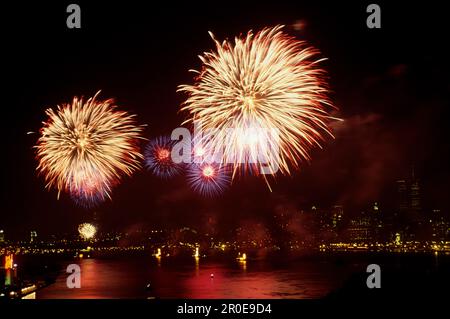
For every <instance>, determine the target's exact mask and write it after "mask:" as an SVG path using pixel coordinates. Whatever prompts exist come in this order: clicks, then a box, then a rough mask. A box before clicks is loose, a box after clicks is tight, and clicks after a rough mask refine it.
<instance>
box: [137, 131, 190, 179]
mask: <svg viewBox="0 0 450 319" xmlns="http://www.w3.org/2000/svg"><path fill="white" fill-rule="evenodd" d="M175 143H176V141H172V140H171V139H170V137H168V136H160V137H157V138H155V139H153V140H151V141H150V142H148V144H147V146H146V148H145V151H144V159H145V161H144V163H145V167H146V168H147V169H148V170H149V171H150V172H152V173H153V174H154V175H156V176H158V177H160V178H170V177H173V176H175V175H178V174H179V173H180V172H181V169H182V167H181V164H176V163H174V162H173V160H172V154H171V153H172V148H173V146H174V145H175Z"/></svg>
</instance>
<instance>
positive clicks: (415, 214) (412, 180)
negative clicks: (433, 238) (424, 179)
mask: <svg viewBox="0 0 450 319" xmlns="http://www.w3.org/2000/svg"><path fill="white" fill-rule="evenodd" d="M423 221H424V216H423V214H422V207H421V189H420V181H419V179H418V178H417V177H416V173H415V170H414V167H413V168H412V170H411V176H410V177H409V178H408V179H406V180H405V179H401V180H398V181H397V211H396V213H395V221H394V224H395V226H394V228H395V229H394V230H395V231H396V232H397V231H400V232H402V233H403V235H404V237H405V239H406V240H415V239H418V235H419V234H420V232H421V230H422V228H423V227H421V226H422V224H423Z"/></svg>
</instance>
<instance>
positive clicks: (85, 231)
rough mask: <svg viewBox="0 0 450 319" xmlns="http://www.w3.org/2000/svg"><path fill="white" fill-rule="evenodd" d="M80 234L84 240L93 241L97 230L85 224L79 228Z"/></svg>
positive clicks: (91, 225) (93, 226)
mask: <svg viewBox="0 0 450 319" xmlns="http://www.w3.org/2000/svg"><path fill="white" fill-rule="evenodd" d="M78 233H79V234H80V237H81V238H83V239H84V240H88V239H92V238H94V236H95V234H96V233H97V228H96V227H95V225H93V224H90V223H83V224H81V225H79V226H78Z"/></svg>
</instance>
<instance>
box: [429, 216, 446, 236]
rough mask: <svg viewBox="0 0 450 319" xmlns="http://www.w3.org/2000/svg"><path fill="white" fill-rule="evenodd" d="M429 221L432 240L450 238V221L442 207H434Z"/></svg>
mask: <svg viewBox="0 0 450 319" xmlns="http://www.w3.org/2000/svg"><path fill="white" fill-rule="evenodd" d="M429 222H430V226H431V238H432V240H435V241H446V240H448V239H450V221H449V220H448V218H446V216H445V215H444V214H443V213H442V212H441V210H440V209H433V211H432V213H431V216H430V219H429Z"/></svg>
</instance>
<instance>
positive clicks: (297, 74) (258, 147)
mask: <svg viewBox="0 0 450 319" xmlns="http://www.w3.org/2000/svg"><path fill="white" fill-rule="evenodd" d="M282 29H283V26H276V27H273V28H265V29H263V30H262V31H260V32H258V33H256V35H254V34H253V33H252V32H251V31H250V32H248V34H247V35H246V36H244V37H238V38H235V40H234V43H232V42H229V41H227V40H225V41H223V42H222V43H220V42H219V41H217V40H216V39H215V38H214V35H213V34H212V33H210V35H211V37H212V39H213V40H214V42H215V44H216V50H215V51H213V52H208V53H204V54H203V56H200V59H201V61H202V62H203V66H202V69H201V70H200V71H195V70H191V71H193V72H195V73H196V74H197V75H196V77H195V83H194V84H193V85H181V86H180V87H179V89H178V90H179V91H183V92H186V93H187V94H188V98H187V100H186V101H185V103H184V104H183V106H182V108H181V110H183V111H187V112H188V113H189V115H190V116H189V119H188V120H187V121H186V122H196V124H197V125H198V127H199V128H200V129H201V130H202V131H203V132H208V131H209V132H213V131H215V133H214V134H213V133H204V135H206V137H205V136H203V141H202V144H203V145H205V147H206V148H208V149H211V150H213V152H216V151H217V150H218V149H222V150H223V152H222V154H221V162H222V163H233V164H234V170H233V176H234V173H235V172H236V170H237V169H238V168H246V167H247V168H248V167H250V168H251V167H252V166H255V165H256V170H254V169H252V171H258V168H260V167H259V166H260V165H261V163H257V162H258V158H266V159H268V160H269V161H272V162H274V161H275V162H276V166H277V167H279V170H280V171H281V172H282V173H284V174H289V173H290V170H289V166H290V165H292V166H293V167H295V168H298V167H299V164H300V162H301V161H302V160H309V159H310V156H309V152H310V150H311V148H313V147H315V146H318V147H321V144H322V142H323V141H324V136H325V135H329V136H331V137H332V136H333V135H332V133H331V130H330V128H329V123H330V121H331V120H333V119H335V118H333V117H331V116H330V113H329V111H330V110H332V109H333V105H332V103H331V102H330V100H329V98H328V87H327V83H326V74H325V72H324V70H323V69H321V68H320V67H319V65H318V64H319V62H321V61H322V60H323V59H320V58H317V56H318V55H319V52H318V50H316V49H314V48H312V47H310V46H308V45H307V44H306V43H305V42H304V41H299V40H297V39H295V38H293V37H291V36H288V35H287V34H285V33H284V32H283V30H282ZM186 122H185V123H186ZM227 129H231V130H227ZM269 131H273V132H276V134H275V135H276V138H270V137H269V134H268V133H267V132H269ZM273 150H276V153H274V152H273ZM261 155H262V156H261ZM253 168H255V167H253Z"/></svg>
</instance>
